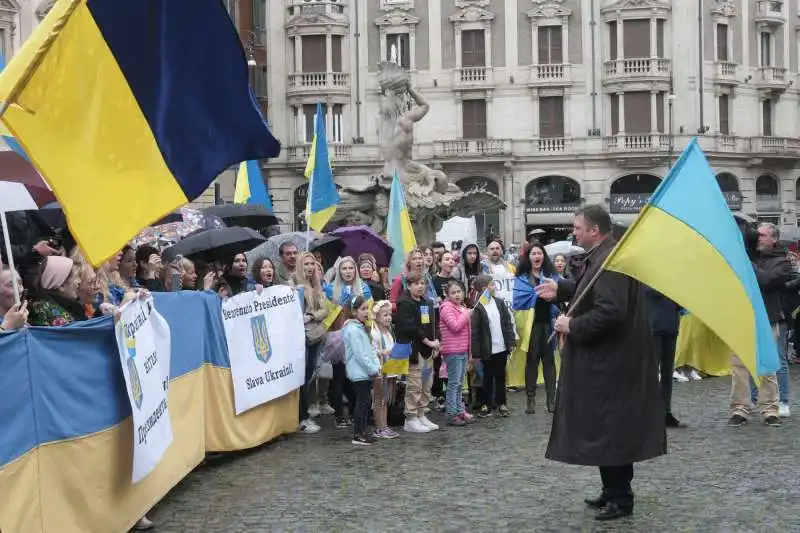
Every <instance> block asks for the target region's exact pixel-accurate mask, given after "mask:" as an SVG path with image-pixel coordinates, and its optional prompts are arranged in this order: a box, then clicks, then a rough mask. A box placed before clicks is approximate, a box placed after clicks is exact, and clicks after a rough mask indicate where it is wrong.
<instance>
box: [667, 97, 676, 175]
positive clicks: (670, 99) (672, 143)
mask: <svg viewBox="0 0 800 533" xmlns="http://www.w3.org/2000/svg"><path fill="white" fill-rule="evenodd" d="M674 102H675V95H674V94H672V93H670V94H669V95H668V96H667V105H668V106H669V168H672V153H673V152H674V150H675V133H674V131H673V127H672V119H673V109H672V105H673V103H674Z"/></svg>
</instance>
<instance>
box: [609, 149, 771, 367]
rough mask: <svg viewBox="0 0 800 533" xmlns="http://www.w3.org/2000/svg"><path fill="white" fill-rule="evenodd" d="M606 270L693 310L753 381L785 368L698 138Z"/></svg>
mask: <svg viewBox="0 0 800 533" xmlns="http://www.w3.org/2000/svg"><path fill="white" fill-rule="evenodd" d="M603 268H605V269H606V270H613V271H615V272H620V273H622V274H626V275H628V276H631V277H632V278H635V279H638V280H639V281H641V282H642V283H644V284H646V285H649V286H650V287H652V288H653V289H655V290H657V291H658V292H660V293H661V294H663V295H664V296H666V297H667V298H669V299H671V300H672V301H674V302H676V303H678V304H680V305H681V306H682V307H684V308H685V309H687V310H688V311H689V312H690V313H692V314H693V315H695V316H696V317H697V318H698V319H700V320H701V321H702V322H703V323H705V324H706V325H707V326H708V327H709V328H710V329H711V330H712V331H713V332H714V333H716V334H717V336H719V338H720V339H722V340H723V341H724V342H725V343H726V344H727V345H728V347H729V348H730V349H731V351H732V352H733V353H735V354H736V355H737V356H739V358H740V359H741V360H742V362H743V363H744V364H745V366H746V367H747V369H748V370H749V371H750V372H751V374H752V375H754V376H763V375H766V374H772V373H775V371H777V370H778V368H779V360H778V349H777V345H776V342H775V339H774V337H773V333H772V327H771V326H770V323H769V319H768V318H767V312H766V309H765V308H764V300H763V299H762V297H761V291H760V290H759V287H758V282H757V280H756V275H755V271H754V270H753V266H752V264H751V262H750V259H749V258H748V256H747V253H746V252H745V248H744V241H743V238H742V234H741V232H740V231H739V228H738V227H737V225H736V222H735V221H734V218H733V215H732V214H731V212H730V210H729V209H728V205H727V203H726V202H725V197H724V196H723V195H722V191H721V190H720V188H719V185H718V184H717V180H716V178H715V177H714V173H713V172H712V170H711V167H709V165H708V161H706V158H705V156H704V155H703V152H702V150H700V147H699V146H698V145H697V139H693V140H692V142H691V143H689V146H688V147H687V148H686V150H684V152H683V154H682V155H681V157H680V159H679V160H678V162H677V163H676V164H675V166H674V167H673V168H672V170H671V171H670V173H669V175H668V176H667V177H666V178H665V179H664V181H663V182H662V183H661V185H660V186H659V188H658V189H657V190H656V192H655V193H654V194H653V196H652V197H651V198H650V201H649V202H648V203H647V205H645V207H644V209H643V210H642V212H641V214H640V215H639V217H638V218H637V219H636V221H635V222H634V223H633V225H632V226H631V227H630V229H628V231H627V232H626V234H625V236H624V237H623V238H622V239H621V240H620V242H619V244H618V245H617V247H616V248H615V249H614V251H613V252H611V255H609V256H608V259H607V260H606V262H605V264H604V265H603Z"/></svg>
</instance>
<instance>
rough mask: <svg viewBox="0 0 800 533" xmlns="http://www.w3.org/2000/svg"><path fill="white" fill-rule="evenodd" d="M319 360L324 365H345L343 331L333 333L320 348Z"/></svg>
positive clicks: (329, 334)
mask: <svg viewBox="0 0 800 533" xmlns="http://www.w3.org/2000/svg"><path fill="white" fill-rule="evenodd" d="M319 358H320V361H322V362H323V363H331V364H336V363H344V361H345V353H344V337H343V336H342V332H341V331H331V332H330V333H328V334H327V335H325V338H324V340H323V342H322V345H321V346H320V348H319Z"/></svg>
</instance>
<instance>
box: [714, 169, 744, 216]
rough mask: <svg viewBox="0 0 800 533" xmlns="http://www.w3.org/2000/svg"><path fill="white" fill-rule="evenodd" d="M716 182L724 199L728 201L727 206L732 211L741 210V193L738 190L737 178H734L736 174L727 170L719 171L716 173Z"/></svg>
mask: <svg viewBox="0 0 800 533" xmlns="http://www.w3.org/2000/svg"><path fill="white" fill-rule="evenodd" d="M717 183H718V184H719V188H720V189H721V190H722V195H723V196H724V197H725V201H726V202H728V208H730V209H731V210H732V211H739V210H741V209H742V193H741V191H740V190H739V180H738V179H736V176H734V175H733V174H731V173H729V172H720V173H719V174H717Z"/></svg>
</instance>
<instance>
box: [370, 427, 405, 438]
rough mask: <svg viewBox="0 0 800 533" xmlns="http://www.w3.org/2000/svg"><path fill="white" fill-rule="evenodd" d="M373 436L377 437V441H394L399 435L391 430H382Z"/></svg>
mask: <svg viewBox="0 0 800 533" xmlns="http://www.w3.org/2000/svg"><path fill="white" fill-rule="evenodd" d="M375 436H376V437H378V438H379V439H386V440H391V439H396V438H397V437H399V436H400V435H399V434H398V433H397V432H396V431H395V430H393V429H392V428H383V429H379V430H378V431H376V432H375Z"/></svg>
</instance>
